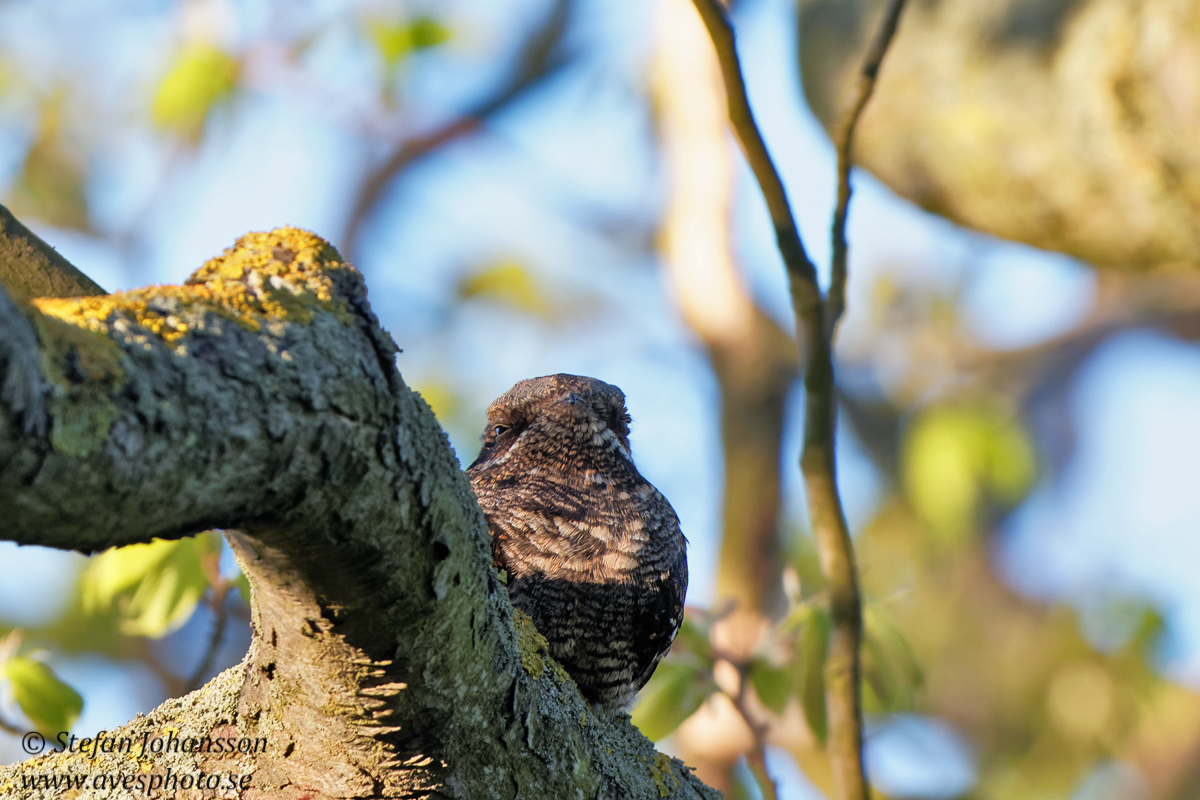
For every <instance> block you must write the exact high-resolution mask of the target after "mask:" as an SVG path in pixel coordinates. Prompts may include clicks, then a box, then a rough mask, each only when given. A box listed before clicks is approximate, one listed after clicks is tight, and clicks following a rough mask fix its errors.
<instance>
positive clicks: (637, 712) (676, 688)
mask: <svg viewBox="0 0 1200 800" xmlns="http://www.w3.org/2000/svg"><path fill="white" fill-rule="evenodd" d="M709 674H710V673H709V672H708V670H706V669H704V668H703V665H702V664H701V663H699V662H697V661H694V660H693V659H686V660H685V659H679V660H674V661H664V662H662V663H661V664H659V665H658V669H657V670H656V671H655V673H654V677H653V678H651V679H650V683H648V684H647V685H646V688H645V689H643V690H642V693H641V694H640V695H639V698H638V704H637V707H636V708H634V710H633V724H634V725H636V726H637V727H638V728H639V729H640V730H641V732H642V733H644V734H645V735H646V737H647V738H649V739H650V740H652V741H655V742H657V741H659V740H661V739H665V738H666V737H667V736H669V735H670V734H671V733H672V732H673V731H674V730H675V729H676V728H678V727H679V726H680V725H681V724H682V723H683V721H684V720H685V719H687V718H688V717H690V716H691V715H692V714H694V713H695V712H696V709H698V708H699V707H700V706H701V704H702V703H703V702H704V701H705V699H706V698H707V697H708V696H709V695H710V694H712V693H713V690H714V688H715V686H714V685H713V683H712V680H711V679H710V678H709Z"/></svg>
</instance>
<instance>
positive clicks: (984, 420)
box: [902, 407, 1037, 543]
mask: <svg viewBox="0 0 1200 800" xmlns="http://www.w3.org/2000/svg"><path fill="white" fill-rule="evenodd" d="M902 467H903V481H904V488H905V492H906V494H907V495H908V499H909V503H910V504H911V505H912V508H913V510H914V511H915V512H916V513H917V515H918V516H920V517H921V518H922V519H924V520H925V521H926V522H927V523H928V524H929V526H930V528H931V529H932V530H933V531H934V532H936V533H937V534H939V535H940V536H941V538H942V539H943V540H944V541H947V542H951V543H953V542H957V541H960V540H962V539H964V538H965V537H966V536H968V535H969V534H970V533H971V531H972V530H974V527H975V525H976V522H977V521H978V516H979V513H980V512H981V511H982V510H983V508H984V503H985V502H987V501H994V502H1000V503H1003V504H1005V505H1011V504H1014V503H1016V502H1017V501H1019V500H1020V499H1021V497H1023V496H1024V494H1025V492H1026V491H1028V489H1029V487H1030V486H1031V485H1032V483H1033V479H1034V477H1035V474H1036V471H1037V460H1036V456H1035V454H1034V449H1033V445H1032V444H1031V443H1030V441H1029V437H1028V436H1027V435H1026V433H1025V431H1024V430H1023V429H1022V428H1021V426H1020V425H1018V424H1017V423H1015V422H1013V421H1012V420H1011V419H1009V418H1008V417H1007V416H1006V415H1004V414H1002V413H1000V412H999V411H997V410H995V409H990V408H986V407H949V408H932V409H929V410H927V411H926V412H924V413H923V414H922V415H921V416H920V417H919V418H918V419H917V420H916V422H914V423H913V424H912V425H911V426H910V428H909V429H908V431H906V433H905V438H904V444H903V450H902Z"/></svg>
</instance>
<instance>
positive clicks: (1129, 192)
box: [799, 0, 1200, 269]
mask: <svg viewBox="0 0 1200 800" xmlns="http://www.w3.org/2000/svg"><path fill="white" fill-rule="evenodd" d="M799 6H800V60H801V73H802V76H803V79H804V92H805V95H806V96H807V99H808V103H809V106H810V107H811V108H812V110H813V112H814V113H815V114H816V115H817V117H818V118H819V119H820V120H821V122H822V124H823V125H824V126H825V129H826V130H828V131H830V132H833V131H834V129H835V126H836V125H837V123H838V118H839V113H840V111H841V105H840V99H841V98H842V97H845V89H846V87H847V85H848V84H849V83H850V82H851V81H853V80H854V72H855V69H856V67H857V64H858V54H859V53H861V52H862V49H863V46H864V43H865V42H866V40H867V38H868V37H869V36H870V35H871V31H873V30H874V28H875V20H876V19H877V18H878V17H879V15H880V14H881V13H882V11H883V6H884V2H883V0H854V1H853V2H848V1H847V0H799ZM904 27H905V33H904V36H902V37H900V38H899V39H898V40H897V42H896V45H895V47H894V48H893V51H892V52H891V53H890V54H889V55H888V68H887V70H885V71H884V74H883V75H882V76H881V77H880V85H879V91H878V96H877V97H876V99H875V100H874V101H872V104H871V109H870V111H869V112H868V113H867V114H866V115H865V116H864V118H863V122H862V126H861V130H860V131H859V134H858V137H857V144H856V160H857V161H858V162H859V164H861V165H862V166H863V167H866V168H867V169H869V170H870V171H871V172H872V173H873V174H874V175H875V176H876V177H878V178H879V179H880V180H882V181H883V182H884V183H886V184H887V185H888V186H889V187H890V188H891V189H892V190H893V191H895V192H896V193H897V194H899V195H901V196H902V197H905V198H907V199H909V200H911V201H912V202H914V203H917V204H918V205H920V206H922V207H923V208H926V209H928V210H930V211H933V212H935V213H937V214H942V215H944V216H946V217H948V218H949V219H951V220H953V221H955V222H957V223H959V224H961V225H966V226H968V227H971V228H974V229H976V230H981V231H984V232H986V233H990V234H993V235H996V236H1002V237H1005V238H1009V239H1014V240H1016V241H1021V242H1025V243H1027V244H1031V245H1034V246H1036V247H1041V248H1045V249H1048V250H1057V251H1060V252H1064V253H1068V254H1070V255H1073V256H1075V257H1077V258H1081V259H1083V260H1085V261H1088V262H1090V263H1092V264H1094V265H1096V266H1099V267H1109V268H1114V269H1139V268H1150V267H1175V268H1184V269H1195V264H1196V263H1197V262H1198V261H1200V225H1197V224H1196V218H1197V216H1198V215H1200V179H1198V177H1197V176H1200V150H1198V149H1197V148H1196V141H1197V138H1198V137H1200V89H1198V85H1197V83H1196V80H1195V76H1196V75H1197V74H1198V73H1200V5H1198V4H1196V3H1194V2H1189V1H1188V0H967V1H966V2H955V3H933V2H930V3H917V4H915V5H914V6H913V8H912V9H911V10H910V13H909V14H908V16H907V17H906V19H905V23H904Z"/></svg>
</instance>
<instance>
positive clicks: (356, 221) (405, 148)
mask: <svg viewBox="0 0 1200 800" xmlns="http://www.w3.org/2000/svg"><path fill="white" fill-rule="evenodd" d="M573 5H574V3H573V0H558V2H556V3H555V4H554V8H553V10H552V11H551V12H550V14H549V16H548V17H547V18H546V21H545V22H544V23H542V25H541V27H540V28H539V29H538V30H536V31H535V32H534V33H533V35H532V36H531V37H530V39H529V41H528V42H527V43H526V44H525V46H524V47H523V48H522V53H523V55H522V62H521V65H520V67H519V68H518V69H516V70H515V71H514V72H513V74H512V75H511V76H510V77H509V79H508V81H507V82H506V83H505V84H503V85H502V86H501V87H500V88H499V89H498V90H496V91H495V92H493V93H492V94H491V95H489V96H488V97H485V98H483V99H482V100H480V101H479V102H477V103H476V104H475V105H474V106H472V107H471V108H468V109H465V110H464V111H463V112H462V114H461V115H459V117H458V118H457V119H455V120H453V121H451V122H448V123H446V124H445V125H443V126H442V127H440V128H438V129H437V130H433V131H430V132H429V133H426V134H424V135H421V136H415V137H412V138H410V139H406V140H405V141H403V142H400V143H399V144H398V145H397V146H396V148H395V149H394V150H393V151H392V153H391V155H389V156H388V157H387V158H386V159H384V160H383V162H382V163H380V164H379V166H377V167H375V169H373V170H372V171H371V172H370V173H369V174H368V175H367V177H366V179H365V180H364V181H363V184H362V186H361V187H360V188H359V190H358V193H357V195H356V197H355V200H354V208H353V209H352V210H351V212H350V218H349V220H348V221H347V223H346V232H345V233H344V234H343V235H342V239H341V246H342V252H343V253H345V254H346V256H347V257H348V258H351V259H353V252H354V248H355V246H356V244H357V241H358V236H359V231H360V230H361V229H362V226H363V224H364V223H365V222H366V220H367V217H368V216H370V214H371V212H372V211H373V210H374V208H375V206H376V205H378V203H379V199H380V197H382V196H383V193H384V191H385V190H386V189H387V188H388V186H390V185H391V183H392V181H393V180H394V179H395V178H396V176H397V175H399V174H400V173H401V172H403V171H404V170H405V169H407V168H408V167H409V166H410V165H412V164H414V163H415V162H417V161H418V160H420V159H421V158H423V157H424V156H426V155H429V154H430V153H432V152H434V151H435V150H437V149H438V148H440V147H442V146H444V145H446V144H448V143H450V142H452V141H455V140H456V139H459V138H461V137H463V136H465V135H467V134H469V133H471V132H473V131H475V130H477V129H478V128H479V125H480V123H481V122H483V121H484V120H486V119H488V118H489V117H492V116H494V115H495V114H497V113H498V112H500V111H502V110H504V109H505V108H507V107H508V106H510V105H511V104H512V103H513V102H514V101H516V100H518V99H519V98H521V97H522V96H524V95H525V94H526V93H527V92H528V91H529V90H531V89H533V88H534V87H536V86H540V85H541V84H542V83H544V82H545V81H546V80H547V79H548V78H550V77H551V76H552V75H554V74H556V73H557V72H558V71H559V70H560V69H561V68H562V67H563V66H564V64H565V63H566V62H565V59H564V58H563V57H562V54H561V51H560V48H559V46H558V45H559V42H560V41H561V39H562V35H563V31H564V30H565V29H566V26H567V21H568V20H569V19H570V16H571V8H572V6H573Z"/></svg>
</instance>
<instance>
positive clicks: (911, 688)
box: [862, 603, 923, 712]
mask: <svg viewBox="0 0 1200 800" xmlns="http://www.w3.org/2000/svg"><path fill="white" fill-rule="evenodd" d="M863 651H864V652H863V663H862V671H863V680H864V681H865V682H866V684H867V686H866V688H868V689H869V690H870V691H869V692H864V705H865V706H866V707H867V710H868V711H874V712H882V711H887V712H893V711H901V710H906V709H908V708H911V706H912V703H913V698H914V696H915V694H916V691H917V689H918V688H919V687H920V686H921V683H922V680H923V678H922V675H921V668H920V667H919V666H918V664H917V660H916V658H915V657H914V656H913V653H912V648H911V647H909V644H908V640H907V639H906V638H905V637H904V634H903V633H902V632H901V631H900V628H899V627H897V626H896V624H895V622H893V621H892V619H891V617H890V615H889V614H888V613H887V612H886V611H885V610H884V609H882V608H880V607H878V605H876V604H873V603H869V604H867V606H866V607H865V608H864V609H863ZM871 701H874V702H873V703H872V702H871Z"/></svg>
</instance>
